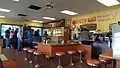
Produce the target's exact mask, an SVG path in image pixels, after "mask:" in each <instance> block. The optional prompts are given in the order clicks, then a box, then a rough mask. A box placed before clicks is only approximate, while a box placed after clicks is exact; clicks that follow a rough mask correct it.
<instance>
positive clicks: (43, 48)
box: [37, 43, 92, 60]
mask: <svg viewBox="0 0 120 68" xmlns="http://www.w3.org/2000/svg"><path fill="white" fill-rule="evenodd" d="M37 44H38V49H37V50H38V51H39V52H41V53H42V54H48V55H55V53H56V52H68V51H69V50H74V51H78V50H81V51H83V52H84V53H85V58H86V60H90V59H91V49H92V47H91V46H90V45H85V44H76V43H66V44H54V43H50V44H43V43H37Z"/></svg>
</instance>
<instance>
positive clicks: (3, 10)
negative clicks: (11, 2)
mask: <svg viewBox="0 0 120 68" xmlns="http://www.w3.org/2000/svg"><path fill="white" fill-rule="evenodd" d="M0 11H1V12H10V10H9V9H3V8H0Z"/></svg>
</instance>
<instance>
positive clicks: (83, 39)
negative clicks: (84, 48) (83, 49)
mask: <svg viewBox="0 0 120 68" xmlns="http://www.w3.org/2000/svg"><path fill="white" fill-rule="evenodd" d="M89 35H90V32H89V30H88V29H87V28H82V29H81V35H80V41H81V43H82V44H87V42H88V41H89Z"/></svg>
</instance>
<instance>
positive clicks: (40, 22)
mask: <svg viewBox="0 0 120 68" xmlns="http://www.w3.org/2000/svg"><path fill="white" fill-rule="evenodd" d="M32 22H40V23H43V21H38V20H32Z"/></svg>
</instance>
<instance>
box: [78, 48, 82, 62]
mask: <svg viewBox="0 0 120 68" xmlns="http://www.w3.org/2000/svg"><path fill="white" fill-rule="evenodd" d="M78 52H79V55H80V63H82V51H81V50H78Z"/></svg>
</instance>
